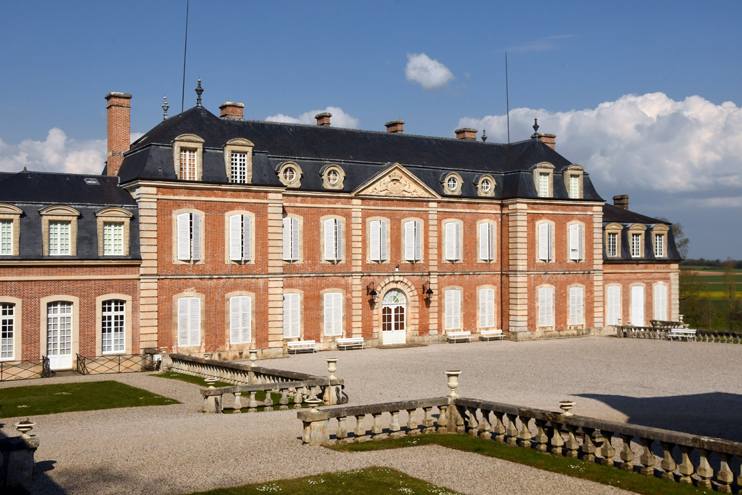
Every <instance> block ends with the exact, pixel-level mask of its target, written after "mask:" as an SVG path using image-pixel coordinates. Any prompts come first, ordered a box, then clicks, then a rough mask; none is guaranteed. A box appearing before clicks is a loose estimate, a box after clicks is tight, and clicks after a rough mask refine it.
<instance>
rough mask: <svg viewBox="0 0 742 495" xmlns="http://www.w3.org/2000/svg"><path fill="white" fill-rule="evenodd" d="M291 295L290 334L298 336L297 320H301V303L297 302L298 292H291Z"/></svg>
mask: <svg viewBox="0 0 742 495" xmlns="http://www.w3.org/2000/svg"><path fill="white" fill-rule="evenodd" d="M291 296H292V298H291V299H292V302H291V336H292V337H294V338H299V334H300V327H299V321H300V320H301V305H300V304H299V294H291Z"/></svg>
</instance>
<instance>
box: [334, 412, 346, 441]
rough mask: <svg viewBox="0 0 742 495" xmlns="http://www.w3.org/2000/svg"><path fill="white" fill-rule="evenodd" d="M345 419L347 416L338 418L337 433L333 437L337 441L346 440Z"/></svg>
mask: <svg viewBox="0 0 742 495" xmlns="http://www.w3.org/2000/svg"><path fill="white" fill-rule="evenodd" d="M346 419H347V416H340V417H339V418H338V431H337V433H335V437H337V439H338V440H343V439H345V438H348V427H347V426H345V420H346Z"/></svg>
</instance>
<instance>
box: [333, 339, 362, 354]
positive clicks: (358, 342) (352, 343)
mask: <svg viewBox="0 0 742 495" xmlns="http://www.w3.org/2000/svg"><path fill="white" fill-rule="evenodd" d="M337 344H338V349H340V348H341V347H342V348H343V350H344V351H345V350H348V347H351V348H353V347H360V348H361V349H363V346H364V345H365V344H366V342H365V341H364V340H363V337H345V338H342V339H338V340H337Z"/></svg>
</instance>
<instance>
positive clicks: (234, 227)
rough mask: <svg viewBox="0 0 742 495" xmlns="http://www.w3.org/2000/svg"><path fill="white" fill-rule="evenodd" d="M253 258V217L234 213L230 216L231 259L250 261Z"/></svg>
mask: <svg viewBox="0 0 742 495" xmlns="http://www.w3.org/2000/svg"><path fill="white" fill-rule="evenodd" d="M251 259H252V217H251V216H250V215H232V216H230V217H229V260H230V261H250V260H251Z"/></svg>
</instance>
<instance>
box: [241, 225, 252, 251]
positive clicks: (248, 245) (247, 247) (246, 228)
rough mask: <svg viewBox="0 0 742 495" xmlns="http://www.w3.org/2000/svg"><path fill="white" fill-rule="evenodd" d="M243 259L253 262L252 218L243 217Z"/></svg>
mask: <svg viewBox="0 0 742 495" xmlns="http://www.w3.org/2000/svg"><path fill="white" fill-rule="evenodd" d="M242 259H244V260H245V261H250V260H252V217H251V216H250V215H242Z"/></svg>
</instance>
